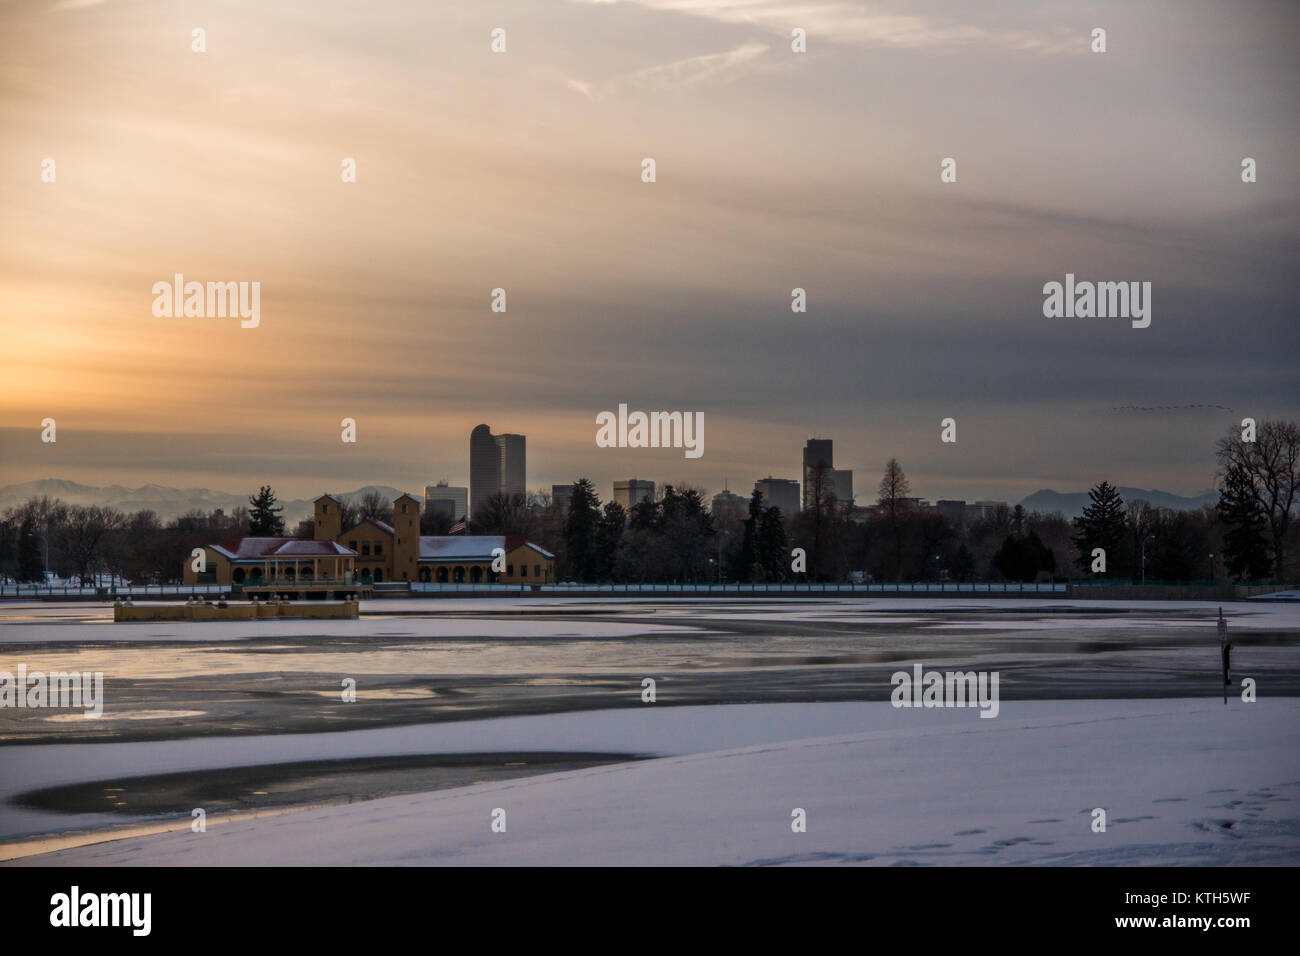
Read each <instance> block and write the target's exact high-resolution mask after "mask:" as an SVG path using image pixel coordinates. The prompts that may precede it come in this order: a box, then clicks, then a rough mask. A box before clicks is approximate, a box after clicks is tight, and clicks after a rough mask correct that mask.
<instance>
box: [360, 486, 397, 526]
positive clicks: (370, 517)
mask: <svg viewBox="0 0 1300 956" xmlns="http://www.w3.org/2000/svg"><path fill="white" fill-rule="evenodd" d="M357 513H358V520H359V521H379V522H382V523H384V524H392V523H393V505H392V502H390V501H387V500H386V499H385V498H384V496H383V495H381V494H380V493H379V492H378V491H367V492H366V493H365V494H364V495H362V496H361V499H360V500H359V501H358V502H357Z"/></svg>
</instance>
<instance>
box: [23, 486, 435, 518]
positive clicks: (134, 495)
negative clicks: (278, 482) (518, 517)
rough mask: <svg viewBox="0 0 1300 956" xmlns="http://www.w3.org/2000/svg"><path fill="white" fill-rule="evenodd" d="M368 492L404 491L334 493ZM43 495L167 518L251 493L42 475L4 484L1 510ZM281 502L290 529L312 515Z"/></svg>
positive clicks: (227, 505) (305, 505)
mask: <svg viewBox="0 0 1300 956" xmlns="http://www.w3.org/2000/svg"><path fill="white" fill-rule="evenodd" d="M253 490H254V491H256V489H253ZM368 491H377V492H379V493H380V494H381V495H383V496H384V500H385V501H389V502H391V501H392V500H393V499H394V498H396V497H397V496H398V495H400V494H402V492H401V491H400V490H398V489H396V488H391V487H389V486H388V485H366V486H365V487H363V488H357V489H356V490H355V491H342V492H331V494H333V495H335V496H336V497H340V498H342V497H352V496H356V497H359V496H361V495H363V494H365V493H366V492H368ZM250 493H251V492H250ZM41 495H48V496H49V497H51V498H59V499H61V500H62V501H64V502H66V503H67V504H70V505H108V506H110V507H113V508H117V509H119V510H121V511H143V510H145V509H149V510H152V511H156V512H157V513H158V517H159V518H161V519H163V520H164V521H166V520H168V519H171V518H175V517H178V516H179V515H183V514H185V513H186V512H188V511H195V510H198V511H202V512H205V513H206V512H209V511H212V510H214V509H216V508H220V509H221V510H223V511H225V512H226V513H227V514H229V513H230V512H232V511H233V510H234V509H236V508H240V507H244V508H247V507H248V494H234V493H231V492H225V491H211V490H209V489H207V488H168V487H166V486H164V485H143V486H141V487H139V488H124V487H122V486H121V485H109V486H108V487H105V488H96V487H94V486H92V485H82V484H78V483H77V482H75V481H64V480H62V479H60V478H42V479H41V480H39V481H25V482H23V483H22V484H19V485H5V486H4V487H0V511H3V510H4V509H5V508H9V507H12V506H13V505H19V504H22V503H23V502H24V501H26V500H27V499H28V498H31V497H33V496H36V497H39V496H41ZM417 497H419V496H418V495H417ZM280 504H282V505H283V506H284V512H283V514H282V517H283V518H284V521H285V524H286V525H287V526H288V527H289V528H290V529H292V527H293V526H294V525H295V524H297V523H298V521H300V520H301V519H303V518H310V517H311V516H312V511H313V507H312V500H311V499H306V498H295V499H291V500H287V501H286V500H281V502H280Z"/></svg>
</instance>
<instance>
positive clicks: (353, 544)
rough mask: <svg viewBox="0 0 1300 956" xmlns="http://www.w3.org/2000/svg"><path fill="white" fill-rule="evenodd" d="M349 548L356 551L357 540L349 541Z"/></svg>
mask: <svg viewBox="0 0 1300 956" xmlns="http://www.w3.org/2000/svg"><path fill="white" fill-rule="evenodd" d="M348 550H350V551H355V550H357V543H356V542H355V541H349V542H348Z"/></svg>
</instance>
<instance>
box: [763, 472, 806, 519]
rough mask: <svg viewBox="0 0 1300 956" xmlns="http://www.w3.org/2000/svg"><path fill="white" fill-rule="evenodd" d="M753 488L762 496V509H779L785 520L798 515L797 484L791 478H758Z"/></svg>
mask: <svg viewBox="0 0 1300 956" xmlns="http://www.w3.org/2000/svg"><path fill="white" fill-rule="evenodd" d="M754 488H755V490H757V491H758V492H759V494H761V495H762V496H763V507H764V508H780V509H781V515H782V517H785V518H793V517H794V516H795V515H797V514H798V513H799V482H797V481H795V480H794V479H793V478H773V477H771V476H768V477H767V478H760V479H759V480H758V481H756V482H754Z"/></svg>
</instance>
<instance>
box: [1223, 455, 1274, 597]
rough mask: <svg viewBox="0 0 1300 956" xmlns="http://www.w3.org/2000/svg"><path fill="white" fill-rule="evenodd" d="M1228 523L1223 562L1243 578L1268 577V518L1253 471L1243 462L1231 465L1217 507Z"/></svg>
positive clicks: (1231, 573)
mask: <svg viewBox="0 0 1300 956" xmlns="http://www.w3.org/2000/svg"><path fill="white" fill-rule="evenodd" d="M1215 510H1216V511H1217V513H1218V516H1219V520H1220V521H1221V522H1222V523H1223V524H1224V526H1225V529H1226V530H1225V532H1224V535H1223V564H1224V567H1226V568H1227V569H1228V574H1229V575H1231V576H1232V577H1234V578H1236V579H1238V580H1239V581H1258V580H1262V579H1263V578H1266V577H1268V574H1269V571H1270V569H1271V567H1272V566H1271V564H1270V562H1269V556H1268V538H1267V534H1268V518H1267V516H1266V515H1265V514H1264V506H1263V504H1261V503H1260V500H1259V489H1258V488H1256V487H1255V481H1254V479H1253V478H1252V477H1251V474H1250V471H1249V470H1248V469H1247V468H1246V467H1245V465H1243V464H1241V463H1240V462H1234V463H1232V464H1230V465H1229V466H1228V471H1227V473H1226V474H1225V475H1224V477H1223V487H1222V488H1221V489H1220V491H1219V503H1218V504H1217V505H1216V506H1215Z"/></svg>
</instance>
